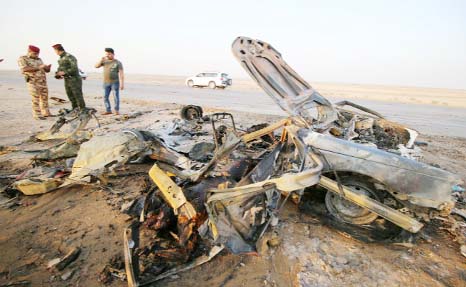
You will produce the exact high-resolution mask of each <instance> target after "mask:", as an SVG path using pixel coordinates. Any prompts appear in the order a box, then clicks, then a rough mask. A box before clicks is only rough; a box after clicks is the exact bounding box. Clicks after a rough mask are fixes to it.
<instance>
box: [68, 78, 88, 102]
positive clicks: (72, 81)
mask: <svg viewBox="0 0 466 287" xmlns="http://www.w3.org/2000/svg"><path fill="white" fill-rule="evenodd" d="M65 91H66V95H67V96H68V99H69V100H70V102H71V107H72V108H73V109H76V108H79V109H84V108H85V107H86V103H85V102H84V97H83V80H82V79H81V77H80V76H78V77H71V78H66V79H65Z"/></svg>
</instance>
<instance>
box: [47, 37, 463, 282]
mask: <svg viewBox="0 0 466 287" xmlns="http://www.w3.org/2000/svg"><path fill="white" fill-rule="evenodd" d="M232 52H233V54H234V56H235V57H236V58H237V60H238V61H239V62H240V64H241V66H242V67H243V68H244V69H245V70H246V71H247V72H248V73H249V75H250V76H251V77H252V78H253V79H254V80H255V81H256V82H257V84H258V85H259V86H260V87H261V88H262V89H263V90H264V91H265V92H266V93H267V94H268V95H269V96H270V97H271V98H272V99H273V100H274V101H275V102H276V103H277V104H278V105H279V106H280V107H281V108H282V109H283V110H284V111H286V112H287V113H288V114H289V117H288V118H286V119H282V120H280V121H278V122H276V123H272V124H259V125H257V123H256V124H254V125H253V126H251V127H249V128H248V129H247V130H246V131H245V130H240V129H238V128H237V127H236V124H235V121H234V119H233V115H232V114H230V113H214V114H211V115H208V116H205V115H204V114H203V111H202V109H201V108H200V107H198V106H193V105H190V106H187V107H185V108H183V109H182V111H181V117H182V119H181V120H179V119H177V120H175V121H174V122H173V125H171V126H170V127H167V128H165V129H162V128H160V129H158V130H155V131H154V132H150V131H147V130H123V131H121V132H115V133H112V134H108V135H103V136H92V137H89V138H88V137H84V136H79V138H80V139H83V138H85V142H84V143H82V141H81V142H78V141H73V144H79V145H80V147H79V151H78V152H77V158H76V159H75V161H74V163H73V167H72V168H71V174H70V175H69V177H68V179H67V180H66V181H65V184H63V185H62V186H64V185H69V184H77V183H86V184H87V183H89V182H92V181H93V180H95V179H97V180H99V182H100V183H103V184H106V183H107V177H108V176H110V175H111V174H114V173H115V171H116V170H117V169H118V168H119V167H121V166H123V165H125V164H127V163H136V164H140V163H143V162H147V160H152V161H155V163H153V165H152V167H151V168H150V170H149V172H148V176H149V178H150V179H151V181H152V183H153V185H152V186H151V187H150V188H149V189H148V190H147V192H145V193H143V194H140V196H139V197H138V198H136V199H134V201H133V202H131V204H129V205H128V206H127V207H125V212H126V213H128V214H129V215H130V216H132V218H133V222H132V224H131V225H130V226H129V227H128V228H127V229H126V230H125V232H124V252H125V270H126V280H127V281H128V284H129V286H143V285H148V284H150V283H152V282H155V281H157V280H160V279H163V278H166V277H167V276H171V275H173V274H175V273H177V272H181V271H183V270H187V269H189V268H193V267H195V266H197V265H199V264H202V263H204V262H206V261H208V260H210V259H211V258H213V257H214V256H215V255H217V254H219V253H220V252H221V251H222V250H224V249H228V250H229V251H230V252H233V253H254V252H256V251H257V249H258V247H257V246H258V244H259V241H260V240H261V238H263V235H264V233H265V232H267V230H268V229H269V227H271V226H275V225H276V224H277V223H278V218H279V213H280V210H281V208H282V207H283V206H284V204H285V203H286V202H287V201H288V200H293V201H294V202H296V203H297V202H299V201H300V200H301V198H302V196H303V195H305V194H306V193H312V192H315V189H316V188H318V187H321V188H323V189H325V190H326V191H327V192H326V194H325V207H326V209H327V210H328V212H329V214H331V216H332V217H333V218H334V219H335V220H337V221H340V222H342V223H344V224H348V225H353V226H363V227H366V226H370V225H383V224H385V223H390V224H392V225H394V226H397V227H398V228H399V229H400V230H406V231H408V232H409V233H417V232H418V231H419V230H421V228H422V227H423V225H424V223H423V222H424V221H428V220H429V219H430V218H432V217H434V216H437V215H440V216H445V215H448V214H449V213H450V212H451V210H452V208H453V207H454V204H455V201H454V199H453V197H452V190H457V189H458V186H459V185H460V184H462V182H461V181H460V179H459V177H457V176H456V175H454V174H451V173H449V172H447V171H444V170H442V169H439V168H436V167H433V166H430V165H427V164H423V163H421V162H419V161H416V159H418V158H419V157H420V156H421V155H420V151H419V149H418V148H417V147H416V141H415V140H416V136H417V132H416V131H414V130H412V129H410V128H407V127H404V126H403V125H400V124H398V123H395V122H392V121H389V120H387V119H385V118H384V117H383V116H382V115H380V114H379V113H377V112H376V111H372V110H371V109H368V108H366V107H363V106H360V105H358V104H356V103H352V102H349V101H343V102H339V103H335V104H333V103H331V102H330V101H328V100H327V99H326V98H325V97H324V96H322V95H321V94H319V92H318V91H316V90H315V89H313V88H312V87H311V85H309V84H308V83H307V82H306V81H305V80H304V79H302V78H301V77H300V76H299V75H298V74H297V73H296V72H295V71H294V70H293V69H292V68H291V67H289V66H288V65H287V63H286V62H285V61H284V60H283V59H282V56H281V54H280V53H279V52H278V51H276V50H275V49H274V48H273V47H272V46H270V45H269V44H268V43H266V42H263V41H260V40H254V39H250V38H246V37H238V38H237V39H236V40H235V41H234V42H233V44H232ZM88 118H90V116H89V115H88V116H86V117H85V118H84V120H82V121H81V123H83V122H85V123H84V125H85V124H86V123H87V121H88ZM61 121H63V120H61ZM57 125H60V123H59V122H58V123H57ZM80 126H81V127H82V125H78V126H77V129H76V130H74V131H72V132H71V133H69V134H66V138H70V137H71V136H72V135H77V131H78V130H81V128H80ZM58 129H59V127H58ZM58 129H57V128H52V130H51V131H50V132H49V134H47V135H44V137H43V138H45V137H46V136H50V135H51V136H53V137H56V134H57V132H56V131H57V130H58ZM75 150H76V149H74V150H73V151H75ZM59 151H60V150H59ZM70 154H71V152H70ZM59 155H62V153H59ZM47 156H48V157H50V155H47ZM49 178H53V180H55V173H53V174H52V175H50V176H48V177H47V179H48V180H51V179H49ZM61 182H62V180H61V179H60V183H61ZM56 185H58V184H56ZM55 187H56V186H55V185H54V186H53V188H55ZM103 277H107V276H103Z"/></svg>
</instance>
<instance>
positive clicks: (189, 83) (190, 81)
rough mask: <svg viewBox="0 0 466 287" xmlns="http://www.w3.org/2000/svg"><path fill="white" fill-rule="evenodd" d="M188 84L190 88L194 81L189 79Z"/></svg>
mask: <svg viewBox="0 0 466 287" xmlns="http://www.w3.org/2000/svg"><path fill="white" fill-rule="evenodd" d="M188 86H189V87H191V88H192V87H194V82H193V80H189V81H188Z"/></svg>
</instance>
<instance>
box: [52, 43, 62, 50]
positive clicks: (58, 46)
mask: <svg viewBox="0 0 466 287" xmlns="http://www.w3.org/2000/svg"><path fill="white" fill-rule="evenodd" d="M52 48H54V49H56V50H63V46H62V45H61V44H55V45H53V46H52Z"/></svg>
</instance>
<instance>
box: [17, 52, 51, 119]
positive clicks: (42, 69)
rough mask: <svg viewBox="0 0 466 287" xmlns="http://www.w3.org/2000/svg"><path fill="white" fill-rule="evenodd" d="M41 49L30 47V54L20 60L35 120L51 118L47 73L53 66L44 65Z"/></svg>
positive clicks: (19, 63)
mask: <svg viewBox="0 0 466 287" xmlns="http://www.w3.org/2000/svg"><path fill="white" fill-rule="evenodd" d="M39 52H40V49H39V48H38V47H36V46H33V45H30V46H29V48H28V53H27V55H25V56H21V57H19V59H18V65H19V68H20V69H21V73H22V74H23V75H24V78H25V79H26V85H27V87H28V90H29V94H30V95H31V98H32V116H33V117H34V119H41V120H43V119H44V117H50V116H51V115H50V111H49V103H48V96H49V95H48V94H49V91H48V88H47V77H46V74H45V73H48V72H50V66H51V65H44V63H43V62H42V60H41V58H39Z"/></svg>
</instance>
